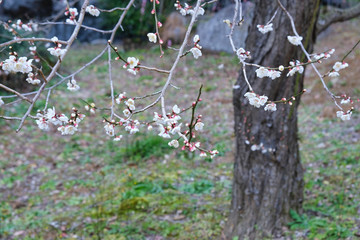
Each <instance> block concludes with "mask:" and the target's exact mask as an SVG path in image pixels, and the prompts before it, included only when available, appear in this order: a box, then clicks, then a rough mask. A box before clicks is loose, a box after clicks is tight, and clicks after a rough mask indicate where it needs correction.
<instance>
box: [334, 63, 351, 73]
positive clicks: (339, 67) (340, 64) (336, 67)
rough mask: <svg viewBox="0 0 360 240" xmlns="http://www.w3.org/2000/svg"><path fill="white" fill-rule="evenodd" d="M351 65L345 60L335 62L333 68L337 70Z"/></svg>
mask: <svg viewBox="0 0 360 240" xmlns="http://www.w3.org/2000/svg"><path fill="white" fill-rule="evenodd" d="M348 66H349V64H347V63H345V62H336V63H335V64H334V66H333V69H334V70H335V71H337V72H338V71H340V70H341V69H344V68H346V67H348Z"/></svg>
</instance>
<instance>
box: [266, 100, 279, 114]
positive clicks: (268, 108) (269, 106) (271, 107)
mask: <svg viewBox="0 0 360 240" xmlns="http://www.w3.org/2000/svg"><path fill="white" fill-rule="evenodd" d="M264 110H265V111H272V112H275V111H276V110H277V109H276V104H275V103H273V102H272V103H270V104H266V106H265V108H264Z"/></svg>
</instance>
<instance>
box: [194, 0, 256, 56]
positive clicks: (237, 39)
mask: <svg viewBox="0 0 360 240" xmlns="http://www.w3.org/2000/svg"><path fill="white" fill-rule="evenodd" d="M242 6H243V14H244V15H243V18H244V21H243V23H242V25H241V26H236V27H235V30H234V33H233V40H234V44H235V47H236V48H240V47H244V46H245V40H246V36H247V33H248V28H249V26H250V24H251V22H252V19H253V16H254V4H253V3H251V2H249V1H247V2H244V3H243V4H242ZM234 8H235V5H234V4H232V5H228V6H227V7H225V8H223V9H221V10H220V11H219V12H217V13H215V14H214V15H213V16H211V17H210V19H208V20H200V22H199V25H198V26H197V34H198V35H199V36H200V45H201V46H202V47H203V49H205V50H210V51H217V52H218V51H223V52H229V53H232V52H233V51H232V48H231V45H230V42H229V38H228V37H227V35H229V33H230V28H229V27H228V26H227V25H226V23H224V20H225V19H229V20H230V21H232V19H233V16H234Z"/></svg>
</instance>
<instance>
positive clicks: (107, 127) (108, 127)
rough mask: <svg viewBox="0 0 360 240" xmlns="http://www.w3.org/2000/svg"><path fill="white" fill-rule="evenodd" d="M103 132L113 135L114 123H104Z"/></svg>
mask: <svg viewBox="0 0 360 240" xmlns="http://www.w3.org/2000/svg"><path fill="white" fill-rule="evenodd" d="M104 129H105V132H106V134H107V135H109V136H110V137H112V136H114V135H115V127H114V124H112V123H106V124H105V126H104Z"/></svg>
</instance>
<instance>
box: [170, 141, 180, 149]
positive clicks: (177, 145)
mask: <svg viewBox="0 0 360 240" xmlns="http://www.w3.org/2000/svg"><path fill="white" fill-rule="evenodd" d="M168 145H169V146H170V147H174V148H178V147H179V142H178V140H172V141H170V142H169V143H168Z"/></svg>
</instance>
